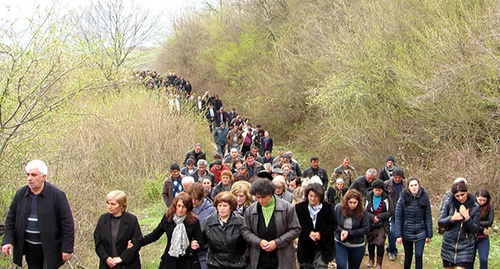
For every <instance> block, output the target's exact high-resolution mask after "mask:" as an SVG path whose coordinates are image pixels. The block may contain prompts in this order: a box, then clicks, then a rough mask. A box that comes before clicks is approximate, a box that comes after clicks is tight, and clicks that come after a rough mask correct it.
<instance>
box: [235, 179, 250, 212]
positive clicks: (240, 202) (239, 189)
mask: <svg viewBox="0 0 500 269" xmlns="http://www.w3.org/2000/svg"><path fill="white" fill-rule="evenodd" d="M251 186H252V184H250V182H248V181H236V182H234V184H233V186H232V187H231V193H232V194H233V195H234V196H235V197H236V208H235V209H234V212H235V213H236V214H239V215H242V216H243V214H244V213H245V210H246V209H247V208H248V206H250V204H252V202H253V198H252V195H251V194H250V188H251Z"/></svg>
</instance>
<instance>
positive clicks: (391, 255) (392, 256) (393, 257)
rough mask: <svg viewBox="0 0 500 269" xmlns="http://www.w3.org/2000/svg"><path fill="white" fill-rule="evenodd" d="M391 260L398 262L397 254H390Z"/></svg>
mask: <svg viewBox="0 0 500 269" xmlns="http://www.w3.org/2000/svg"><path fill="white" fill-rule="evenodd" d="M389 260H390V261H395V260H396V254H393V253H390V254H389Z"/></svg>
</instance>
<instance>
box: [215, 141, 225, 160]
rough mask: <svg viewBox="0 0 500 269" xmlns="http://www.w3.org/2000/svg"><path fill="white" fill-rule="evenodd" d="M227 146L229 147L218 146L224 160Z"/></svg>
mask: <svg viewBox="0 0 500 269" xmlns="http://www.w3.org/2000/svg"><path fill="white" fill-rule="evenodd" d="M226 145H227V144H224V145H219V144H217V152H219V154H220V156H221V157H222V158H224V153H225V151H226Z"/></svg>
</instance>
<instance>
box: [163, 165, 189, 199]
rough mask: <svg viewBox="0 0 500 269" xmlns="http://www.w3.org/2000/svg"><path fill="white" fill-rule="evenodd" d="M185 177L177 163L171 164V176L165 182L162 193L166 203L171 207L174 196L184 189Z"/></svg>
mask: <svg viewBox="0 0 500 269" xmlns="http://www.w3.org/2000/svg"><path fill="white" fill-rule="evenodd" d="M183 177H184V175H181V168H180V167H179V165H178V164H177V163H173V164H172V165H170V176H169V177H167V179H165V181H164V182H163V191H162V193H161V195H162V197H163V201H164V202H165V205H167V207H169V208H170V206H171V205H172V201H173V200H174V197H175V196H177V195H178V194H179V193H181V192H183V191H184V187H183V186H182V178H183Z"/></svg>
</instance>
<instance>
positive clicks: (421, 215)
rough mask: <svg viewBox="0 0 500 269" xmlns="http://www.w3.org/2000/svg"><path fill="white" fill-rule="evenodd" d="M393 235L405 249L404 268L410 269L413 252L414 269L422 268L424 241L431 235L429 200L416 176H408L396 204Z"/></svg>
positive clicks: (429, 238)
mask: <svg viewBox="0 0 500 269" xmlns="http://www.w3.org/2000/svg"><path fill="white" fill-rule="evenodd" d="M394 218H395V221H394V223H395V227H394V236H395V237H396V241H397V242H398V244H403V247H404V250H405V259H404V268H405V269H410V268H411V264H412V262H413V254H415V269H422V268H423V255H424V248H425V243H427V244H429V243H430V242H431V238H432V236H433V231H432V214H431V202H430V200H429V195H428V194H427V191H426V190H425V189H424V188H423V187H422V186H420V181H419V180H418V178H416V177H410V178H409V179H408V180H407V181H406V186H405V189H404V190H403V191H401V196H400V198H399V200H398V202H397V204H396V214H395V216H394Z"/></svg>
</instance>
